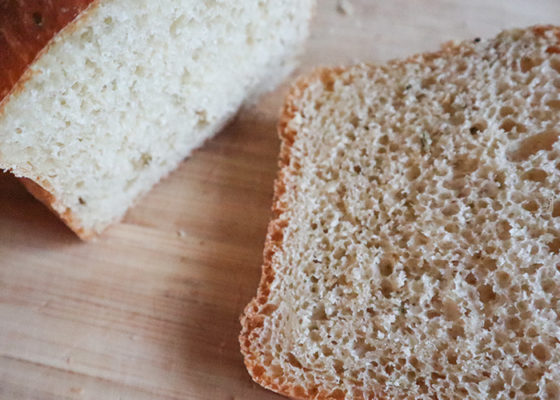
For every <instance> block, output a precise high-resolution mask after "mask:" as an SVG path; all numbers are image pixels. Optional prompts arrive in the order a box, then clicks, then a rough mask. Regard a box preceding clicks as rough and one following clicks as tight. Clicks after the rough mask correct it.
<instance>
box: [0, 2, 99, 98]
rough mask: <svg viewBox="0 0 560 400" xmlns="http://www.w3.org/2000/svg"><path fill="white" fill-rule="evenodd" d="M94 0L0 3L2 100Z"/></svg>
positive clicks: (0, 78) (0, 87)
mask: <svg viewBox="0 0 560 400" xmlns="http://www.w3.org/2000/svg"><path fill="white" fill-rule="evenodd" d="M94 1H95V0H57V1H53V0H45V1H36V0H13V1H2V2H0V102H2V101H3V100H4V99H5V98H6V97H8V95H9V94H10V93H11V92H12V91H13V89H14V87H15V86H16V83H18V82H19V81H20V79H21V78H22V77H23V75H24V73H25V71H27V69H28V68H29V66H30V65H31V64H32V63H33V62H34V61H35V59H36V58H37V57H38V56H39V55H40V53H41V52H42V51H43V49H44V48H45V47H46V46H47V45H48V44H49V42H50V41H51V40H52V39H53V38H54V37H55V36H56V35H57V34H58V33H59V32H60V31H62V30H63V29H64V28H65V27H66V26H67V25H68V24H70V23H71V22H72V21H73V20H74V19H76V17H77V16H78V15H79V14H80V13H82V12H83V11H84V10H85V9H87V8H88V7H89V6H90V4H91V3H93V2H94Z"/></svg>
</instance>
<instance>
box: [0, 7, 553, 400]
mask: <svg viewBox="0 0 560 400" xmlns="http://www.w3.org/2000/svg"><path fill="white" fill-rule="evenodd" d="M345 3H347V4H350V5H351V7H349V6H347V7H346V12H347V13H346V14H345V13H344V12H343V10H341V9H340V7H338V8H337V2H336V0H319V6H318V10H317V16H316V19H315V21H314V23H313V27H312V34H311V38H310V41H309V44H308V50H307V52H306V54H305V56H304V57H303V63H302V67H301V70H300V71H299V72H300V73H301V72H307V71H309V70H310V69H311V68H312V66H314V65H319V64H323V65H325V64H326V65H329V64H348V63H351V62H354V61H359V60H366V61H374V62H375V61H384V60H387V59H390V58H394V57H401V56H406V55H409V54H411V53H415V52H420V51H425V50H431V49H436V48H437V47H438V45H439V43H441V42H443V41H447V40H450V39H464V38H473V37H476V36H491V35H494V34H495V33H497V32H498V31H500V30H502V29H504V28H507V27H513V26H524V25H528V24H535V23H557V24H558V23H560V1H558V0H534V1H533V0H524V1H523V0H501V1H497V0H492V1H489V0H470V1H462V0H457V1H451V0H423V1H418V0H391V1H389V0H350V1H347V2H345ZM342 8H345V7H342ZM285 92H286V87H283V88H280V89H279V90H277V91H276V92H274V93H271V94H269V95H266V96H265V97H264V98H263V99H262V101H261V102H260V103H259V104H258V105H256V106H254V107H252V108H250V109H247V110H244V111H243V112H241V113H240V115H239V117H238V118H237V120H236V121H235V122H233V123H232V124H231V125H230V126H229V127H228V128H227V129H225V130H224V132H222V133H221V134H220V135H219V136H218V137H216V138H215V139H214V140H212V141H210V142H209V143H208V144H207V145H206V146H205V147H204V148H202V149H200V150H199V151H197V152H196V153H195V154H194V155H193V156H192V157H191V158H190V159H188V160H187V161H185V162H184V163H183V165H181V167H180V168H179V169H178V170H177V171H176V172H174V173H173V174H172V175H171V176H170V177H169V178H168V179H166V180H164V181H163V182H162V183H160V184H159V185H158V186H157V187H156V188H155V189H154V190H153V191H152V192H150V194H149V195H148V196H147V197H145V198H144V199H142V200H141V201H140V202H139V204H138V205H137V206H136V207H134V208H133V209H132V210H131V211H130V212H129V213H128V215H127V217H126V218H125V220H124V222H122V223H120V224H117V225H115V226H113V227H112V228H110V229H109V230H108V231H107V232H106V233H105V234H104V235H103V236H102V237H101V238H100V239H99V240H98V241H97V242H95V243H82V242H80V241H79V240H78V239H77V238H76V237H74V235H73V234H72V233H71V232H70V231H69V230H68V229H66V228H65V227H64V225H63V224H62V223H60V222H59V221H58V220H57V219H56V218H55V217H54V216H52V215H51V214H50V213H49V212H48V211H47V210H46V209H45V208H44V207H43V206H41V205H40V204H39V203H37V202H36V201H34V200H33V198H32V197H31V196H29V195H28V194H27V193H26V192H25V190H23V189H22V187H21V186H19V184H18V183H17V182H16V181H15V180H14V179H13V178H11V177H9V176H0V399H40V400H47V399H94V400H98V399H140V400H141V399H212V400H219V399H224V400H233V399H239V400H240V399H248V400H251V399H275V398H279V397H278V396H277V395H275V394H273V393H270V392H267V391H265V390H264V389H261V388H260V387H258V386H257V385H255V384H253V383H252V382H251V380H250V378H249V376H248V374H247V373H246V371H245V368H244V366H243V362H242V358H241V356H240V354H239V346H238V344H237V335H238V333H239V322H238V317H239V315H240V313H241V311H242V310H243V307H244V306H245V304H246V303H247V302H248V301H249V299H250V298H251V296H253V295H254V293H255V291H256V287H257V283H258V280H259V278H260V263H261V252H262V246H263V242H264V236H265V232H266V225H267V221H268V218H269V208H270V204H271V196H272V184H273V180H274V177H275V174H276V156H277V152H278V140H277V138H276V130H275V125H276V116H277V113H278V109H279V107H280V106H281V103H282V99H283V96H284V94H285Z"/></svg>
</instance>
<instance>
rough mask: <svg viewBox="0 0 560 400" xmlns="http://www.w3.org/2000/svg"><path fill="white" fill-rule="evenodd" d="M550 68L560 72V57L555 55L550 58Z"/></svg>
mask: <svg viewBox="0 0 560 400" xmlns="http://www.w3.org/2000/svg"><path fill="white" fill-rule="evenodd" d="M550 68H552V69H553V70H555V71H556V72H558V73H559V74H560V58H557V57H554V58H551V59H550Z"/></svg>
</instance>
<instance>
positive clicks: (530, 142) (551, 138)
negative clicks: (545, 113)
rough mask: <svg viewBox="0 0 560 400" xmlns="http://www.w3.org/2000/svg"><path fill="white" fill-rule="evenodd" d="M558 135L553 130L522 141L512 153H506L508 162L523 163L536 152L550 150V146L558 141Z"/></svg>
mask: <svg viewBox="0 0 560 400" xmlns="http://www.w3.org/2000/svg"><path fill="white" fill-rule="evenodd" d="M558 135H559V133H558V132H557V131H555V130H547V131H544V132H541V133H538V134H536V135H533V136H530V137H528V138H527V139H524V140H522V141H521V142H520V143H519V144H518V146H517V148H516V149H515V150H514V151H511V152H509V153H508V158H509V160H510V161H525V160H527V159H529V158H530V157H531V156H532V155H534V154H536V153H537V152H539V151H541V150H544V151H550V150H552V146H553V145H554V143H556V141H557V140H558Z"/></svg>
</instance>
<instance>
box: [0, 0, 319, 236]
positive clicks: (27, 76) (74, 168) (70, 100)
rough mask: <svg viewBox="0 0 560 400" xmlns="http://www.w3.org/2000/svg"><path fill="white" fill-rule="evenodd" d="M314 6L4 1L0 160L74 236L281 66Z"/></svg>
mask: <svg viewBox="0 0 560 400" xmlns="http://www.w3.org/2000/svg"><path fill="white" fill-rule="evenodd" d="M53 3H56V4H53ZM312 7H313V0H304V1H299V0H286V1H271V0H262V1H257V0H244V1H223V0H220V1H197V0H159V1H148V0H60V1H58V2H46V1H43V2H37V1H31V0H22V1H3V2H0V67H1V68H0V171H1V170H2V169H3V170H7V171H11V172H12V173H13V174H14V175H16V176H17V177H21V178H26V179H25V180H24V182H25V185H26V187H28V188H29V189H30V191H31V192H32V193H33V194H34V195H35V196H36V197H38V198H39V199H41V200H42V201H43V202H45V203H46V204H47V205H49V206H50V207H51V208H52V209H53V210H54V211H55V212H56V213H57V214H59V215H60V216H61V218H63V219H64V220H65V221H66V223H67V224H68V225H69V226H70V227H71V228H72V229H74V230H75V231H76V232H77V233H78V234H79V235H80V236H81V237H82V238H87V237H91V236H93V235H95V234H97V233H99V232H101V231H102V230H103V229H104V228H105V227H106V226H107V225H108V224H110V223H111V222H113V221H115V220H118V219H119V218H120V217H121V216H122V215H123V214H124V213H125V211H126V210H127V208H129V207H130V206H131V205H132V204H133V202H134V201H135V199H137V198H138V196H140V195H142V194H143V193H145V192H146V191H147V190H149V189H150V188H151V187H152V186H153V185H154V184H155V183H156V182H157V181H158V180H159V179H161V178H162V177H163V176H165V175H166V174H167V173H169V172H170V171H171V170H172V169H174V168H175V167H176V166H177V165H178V164H179V162H180V161H181V160H182V159H183V158H185V157H186V156H187V155H189V153H190V152H191V151H192V150H193V149H194V148H196V147H198V146H199V145H201V144H202V142H203V141H204V140H205V139H207V138H208V137H210V136H211V135H213V134H214V133H216V132H217V131H218V130H219V129H220V128H221V127H222V126H223V125H224V124H225V123H226V121H228V120H229V119H230V118H231V117H232V116H233V114H234V113H235V112H236V111H237V109H238V108H239V107H240V106H241V104H242V103H243V102H244V101H245V100H246V99H248V98H251V97H253V96H255V95H257V94H258V93H260V92H262V91H265V90H268V89H271V88H272V87H273V86H274V85H275V84H277V83H279V82H280V81H281V80H282V79H283V78H284V77H285V76H286V75H287V73H288V72H289V71H290V70H291V69H292V67H293V66H294V60H295V56H296V55H297V53H298V51H299V49H300V47H301V44H302V42H303V39H304V38H305V36H306V35H307V30H308V22H309V19H310V15H311V11H312Z"/></svg>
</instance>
